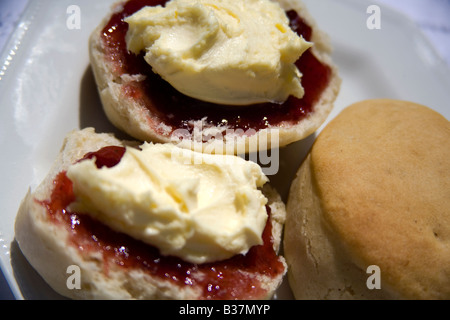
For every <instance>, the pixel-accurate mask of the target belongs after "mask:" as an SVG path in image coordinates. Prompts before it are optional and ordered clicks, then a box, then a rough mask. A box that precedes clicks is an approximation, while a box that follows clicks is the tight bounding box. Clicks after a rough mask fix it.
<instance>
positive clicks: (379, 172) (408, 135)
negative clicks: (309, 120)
mask: <svg viewBox="0 0 450 320" xmlns="http://www.w3.org/2000/svg"><path fill="white" fill-rule="evenodd" d="M311 165H312V169H313V181H314V183H315V185H316V186H317V188H318V190H319V193H320V197H321V199H322V200H323V201H322V209H323V211H322V212H323V214H324V216H323V218H324V222H325V224H326V225H327V226H328V227H329V228H330V229H331V230H332V231H333V232H335V233H336V234H337V236H338V237H339V238H340V239H342V240H343V243H344V246H345V248H346V250H348V252H349V254H350V255H351V256H352V257H353V259H354V261H355V263H356V264H357V265H359V266H360V267H361V268H363V270H366V268H367V267H368V266H370V265H377V266H379V267H380V270H381V279H382V286H383V285H386V287H391V288H392V289H393V290H395V292H397V293H399V294H400V295H401V296H403V297H407V298H412V299H448V298H450V123H449V121H447V120H446V119H445V118H444V117H443V116H441V115H440V114H438V113H436V112H434V111H432V110H431V109H429V108H427V107H424V106H421V105H418V104H415V103H411V102H406V101H393V100H369V101H362V102H359V103H356V104H354V105H352V106H350V107H348V108H347V109H345V110H344V111H343V112H342V113H341V114H340V115H339V116H338V117H337V118H335V119H334V120H333V121H332V122H330V124H329V125H328V126H327V127H326V128H325V129H324V130H323V132H322V133H321V134H320V136H319V138H318V139H317V141H316V143H315V145H314V147H313V149H312V152H311Z"/></svg>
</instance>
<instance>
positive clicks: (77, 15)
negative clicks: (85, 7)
mask: <svg viewBox="0 0 450 320" xmlns="http://www.w3.org/2000/svg"><path fill="white" fill-rule="evenodd" d="M66 14H67V19H66V27H67V29H69V30H80V29H81V9H80V7H79V6H77V5H75V4H73V5H70V6H68V7H67V9H66Z"/></svg>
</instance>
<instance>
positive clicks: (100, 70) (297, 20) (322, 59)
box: [89, 0, 341, 154]
mask: <svg viewBox="0 0 450 320" xmlns="http://www.w3.org/2000/svg"><path fill="white" fill-rule="evenodd" d="M278 2H279V3H280V5H281V6H282V8H283V9H285V10H286V12H287V15H288V17H289V18H290V20H291V25H292V28H293V29H295V31H297V32H298V33H299V34H301V35H302V36H303V37H304V38H305V39H306V40H308V41H311V42H313V43H314V45H313V47H312V48H311V49H309V50H308V51H307V52H306V53H305V54H304V55H303V56H302V57H301V58H300V59H299V61H298V62H297V65H298V67H299V69H300V71H301V72H302V73H303V77H302V79H303V80H302V85H303V87H304V88H305V92H306V95H305V96H304V98H302V99H297V98H293V97H291V98H289V99H288V100H287V101H286V102H285V103H284V104H282V105H278V104H269V103H268V104H260V105H252V106H248V107H245V108H238V109H236V108H230V107H229V106H222V105H215V104H208V103H205V102H203V101H200V100H195V99H189V98H186V97H185V96H184V95H182V94H180V93H178V92H177V91H176V90H174V89H173V88H171V87H170V85H168V84H166V83H164V81H162V80H161V79H159V76H155V75H154V74H153V72H152V70H151V68H150V67H149V66H148V65H146V63H145V61H144V60H143V58H142V57H141V56H139V57H137V56H135V55H132V54H129V53H128V52H127V51H126V46H125V40H124V36H125V34H126V30H127V28H128V27H127V24H126V23H125V22H123V21H122V19H123V18H124V17H126V16H128V15H130V14H132V13H133V12H135V11H137V10H138V9H139V8H141V7H142V6H144V5H157V4H164V3H165V1H145V0H130V1H125V2H118V3H116V4H115V5H114V6H113V8H112V10H111V12H110V13H109V14H108V15H107V16H106V17H105V19H104V20H103V21H102V22H101V23H100V25H99V26H98V27H97V28H96V29H95V30H94V31H93V33H92V34H91V37H90V41H89V48H90V49H89V50H90V60H91V65H92V68H93V71H94V75H95V80H96V83H97V87H98V91H99V94H100V98H101V101H102V104H103V108H104V111H105V113H106V115H107V117H108V118H109V120H110V121H111V122H112V123H113V124H114V125H115V126H116V127H118V128H120V129H121V130H123V131H125V132H126V133H128V134H129V135H131V136H132V137H134V138H136V139H139V140H143V141H155V142H164V143H168V142H170V143H176V144H177V145H179V146H181V147H183V148H188V149H195V150H197V151H203V152H208V153H235V154H238V153H239V154H241V153H246V152H255V151H258V150H264V149H270V148H273V147H281V146H284V145H287V144H289V143H292V142H294V141H297V140H300V139H303V138H305V137H307V136H309V135H310V134H312V133H313V132H314V131H316V130H317V128H318V127H319V126H320V125H321V124H322V123H323V122H324V121H325V120H326V118H327V116H328V114H329V113H330V111H331V109H332V107H333V103H334V100H335V99H336V97H337V95H338V92H339V88H340V83H341V80H340V78H339V76H338V70H337V67H336V65H335V64H334V63H333V62H332V60H331V45H330V41H329V38H328V37H327V35H326V34H325V33H324V32H322V31H321V30H320V29H319V28H318V26H317V24H316V23H315V21H314V20H313V18H312V17H311V16H310V15H309V14H308V12H307V10H306V8H305V6H304V5H303V4H302V2H301V1H300V0H295V1H291V0H279V1H278ZM129 64H131V65H132V67H128V65H129Z"/></svg>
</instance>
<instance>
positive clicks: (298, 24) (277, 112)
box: [102, 0, 331, 131]
mask: <svg viewBox="0 0 450 320" xmlns="http://www.w3.org/2000/svg"><path fill="white" fill-rule="evenodd" d="M166 2H167V0H129V1H128V2H126V3H125V4H124V5H123V8H122V10H119V11H117V12H116V13H115V14H113V15H112V17H111V19H110V20H109V22H108V23H107V25H106V26H105V28H104V29H103V30H102V41H103V44H104V47H105V53H106V58H107V59H109V60H110V61H111V62H112V63H113V64H114V66H115V69H116V70H115V71H116V72H117V73H118V74H119V75H120V74H130V75H134V74H143V75H145V76H146V80H145V81H141V82H131V83H130V84H128V85H127V86H125V87H124V88H123V90H124V92H125V94H127V95H128V96H130V97H132V98H133V99H135V100H137V101H140V103H141V104H142V105H145V106H146V107H147V108H148V109H149V111H150V112H151V114H153V115H154V116H156V117H157V118H158V120H159V121H161V122H162V123H164V124H166V125H167V126H170V127H172V130H176V129H187V130H189V131H192V129H193V125H192V123H193V121H199V120H202V119H205V118H206V122H207V123H206V124H204V126H205V125H206V126H213V127H220V126H224V125H226V126H227V128H231V129H242V130H247V129H254V130H258V129H263V128H266V127H268V126H280V125H282V124H296V123H298V122H299V121H301V120H302V119H304V118H305V117H306V116H307V115H308V114H309V113H310V112H312V111H313V109H314V105H315V103H317V101H318V100H319V98H320V96H321V94H322V92H323V91H324V90H325V88H326V87H327V85H328V83H329V81H330V77H331V68H330V67H329V66H327V65H325V64H323V63H321V62H320V61H319V60H318V59H317V58H316V57H315V56H314V55H313V53H312V52H311V50H307V51H306V52H305V53H304V54H303V55H302V56H301V57H300V58H299V60H298V61H297V62H296V65H297V67H298V69H299V70H300V71H301V72H302V74H303V77H302V85H303V87H304V89H305V95H304V97H303V98H302V99H298V98H295V97H292V96H291V97H289V99H288V100H287V101H285V102H284V103H283V104H275V103H261V104H254V105H250V106H246V107H236V106H227V105H219V104H214V103H209V102H204V101H201V100H197V99H194V98H190V97H188V96H185V95H183V94H182V93H180V92H178V91H177V90H175V89H174V88H173V87H172V86H171V85H170V84H169V83H168V82H166V81H164V80H163V79H162V78H161V77H160V76H159V75H157V74H155V73H153V72H152V69H151V67H150V66H149V65H148V64H147V63H146V62H145V60H144V58H143V54H141V55H135V54H133V53H131V52H129V51H127V48H126V42H125V35H126V33H127V31H128V24H127V23H126V22H124V21H123V19H124V18H125V17H127V16H129V15H132V14H133V13H135V12H136V11H138V10H140V9H141V8H142V7H144V6H156V5H164V4H165V3H166ZM286 13H287V16H288V18H289V19H290V26H291V28H292V30H294V31H295V32H297V34H299V35H301V36H303V38H305V40H307V41H309V40H311V35H312V29H311V28H310V27H309V26H308V25H307V24H306V23H305V22H304V21H303V20H302V19H301V17H300V16H299V15H298V14H297V13H296V11H294V10H290V11H288V12H286Z"/></svg>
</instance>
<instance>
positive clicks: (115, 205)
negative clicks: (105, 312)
mask: <svg viewBox="0 0 450 320" xmlns="http://www.w3.org/2000/svg"><path fill="white" fill-rule="evenodd" d="M181 150H183V151H181ZM187 151H189V152H188V153H186V152H187ZM146 155H150V157H149V158H145V157H144V156H146ZM204 156H205V155H204V154H200V153H195V152H192V151H191V150H186V149H181V148H177V147H176V146H174V145H172V144H168V145H167V144H153V143H151V144H149V143H145V144H143V145H140V146H138V145H137V144H136V143H134V142H124V141H119V140H118V139H116V138H115V137H114V136H112V135H110V134H98V133H95V132H94V130H93V129H92V128H87V129H83V130H80V131H74V132H72V133H70V134H69V135H68V136H67V137H66V139H65V142H64V146H63V148H62V149H61V153H60V154H59V156H58V158H57V159H56V161H55V163H54V165H53V167H52V169H51V171H50V172H49V174H48V176H47V177H46V178H45V180H44V181H43V182H42V184H40V185H39V186H38V187H37V189H36V190H34V191H33V192H29V193H28V194H27V196H26V197H25V199H24V200H23V202H22V204H21V206H20V209H19V212H18V215H17V218H16V223H15V232H16V240H17V243H18V245H19V247H20V249H21V251H22V252H23V254H24V255H25V257H26V258H27V259H28V261H29V262H30V263H31V265H32V266H33V267H34V268H35V269H36V270H37V272H38V273H39V274H40V275H41V276H42V277H43V279H44V280H45V281H46V282H47V283H48V284H49V285H50V286H51V287H52V288H54V289H55V290H56V291H57V292H58V293H60V294H62V295H63V296H66V297H69V298H75V299H264V298H270V297H271V296H272V295H273V293H274V291H275V290H276V289H277V288H278V286H279V285H280V283H281V281H282V279H283V276H284V274H285V271H286V265H285V261H284V258H283V257H282V256H279V255H278V249H279V247H280V241H281V232H282V226H283V223H284V219H285V207H284V204H283V202H282V201H281V199H280V197H279V195H278V194H277V193H276V191H274V190H273V189H272V188H271V187H270V186H269V185H268V184H267V183H265V182H266V181H267V178H266V177H265V176H264V175H263V174H262V173H261V172H260V171H259V170H260V168H259V166H257V165H256V164H255V163H250V162H247V161H245V160H244V159H241V158H239V157H236V156H220V155H206V156H207V157H206V158H205V157H204ZM208 156H209V157H211V158H208ZM143 157H144V158H143ZM216 157H221V160H220V159H219V160H216ZM143 159H144V160H145V159H147V160H145V161H144V160H143ZM148 159H149V160H148ZM199 160H201V161H199ZM202 161H203V162H202ZM167 163H169V164H170V165H169V166H166V165H167ZM165 166H166V167H165ZM164 168H166V169H164ZM230 171H233V172H234V173H236V175H234V173H233V172H231V173H230ZM71 266H75V267H78V268H79V270H80V274H79V275H80V277H79V279H78V281H79V287H78V288H77V287H76V286H75V287H74V286H71V285H68V282H70V281H69V276H70V274H68V273H67V270H70V269H68V268H69V267H71Z"/></svg>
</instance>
